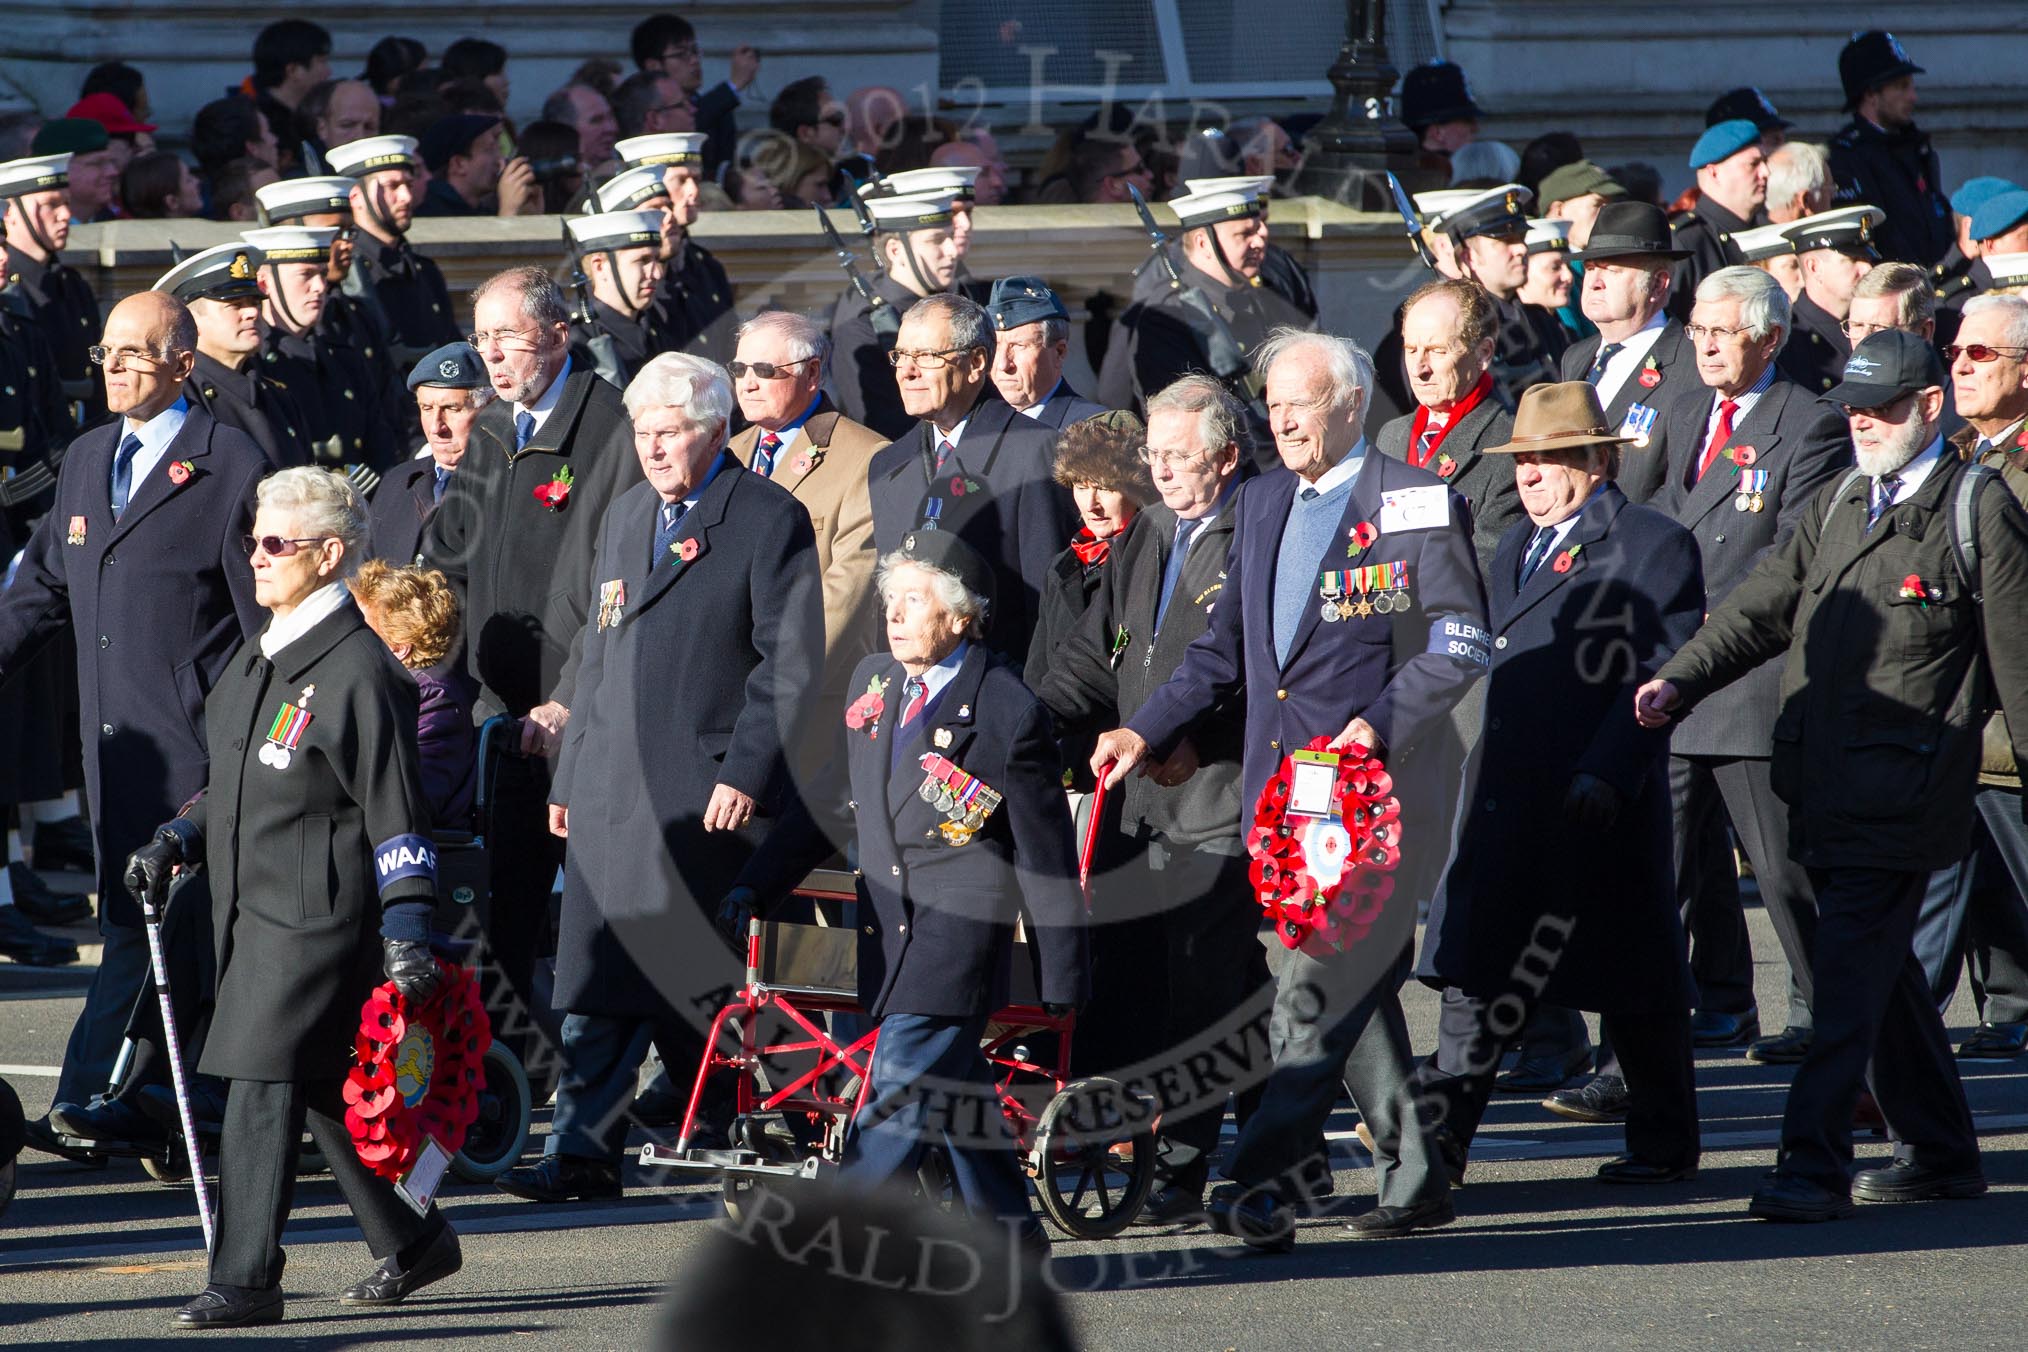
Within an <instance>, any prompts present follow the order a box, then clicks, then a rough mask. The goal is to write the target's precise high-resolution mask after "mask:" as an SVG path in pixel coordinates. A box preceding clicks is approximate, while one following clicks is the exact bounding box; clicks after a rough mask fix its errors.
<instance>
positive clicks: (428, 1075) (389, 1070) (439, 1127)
mask: <svg viewBox="0 0 2028 1352" xmlns="http://www.w3.org/2000/svg"><path fill="white" fill-rule="evenodd" d="M437 970H438V971H439V972H440V973H441V974H442V975H443V978H444V981H443V984H442V986H440V987H439V988H438V990H437V993H436V994H435V995H433V996H431V997H430V998H429V999H428V1000H427V1001H425V1002H423V1004H422V1005H421V1006H420V1007H417V1006H415V1005H413V1004H411V1003H410V1001H409V1000H408V999H407V998H406V997H404V996H403V995H402V994H401V992H400V991H398V990H396V989H395V986H394V983H393V982H392V981H390V982H387V983H385V984H383V985H382V986H380V987H379V988H377V989H376V990H375V991H374V992H373V994H371V995H369V996H367V997H366V1004H365V1005H364V1007H362V1008H361V1009H360V1011H359V1038H358V1041H357V1043H356V1044H355V1045H354V1048H353V1050H354V1053H355V1059H356V1061H357V1064H356V1065H354V1066H353V1067H352V1070H351V1071H350V1073H348V1074H347V1075H346V1077H345V1088H344V1098H345V1129H346V1130H347V1131H349V1132H351V1133H352V1147H353V1149H354V1150H356V1151H358V1152H359V1159H360V1162H361V1163H363V1164H365V1165H366V1166H367V1167H368V1168H369V1169H371V1170H373V1172H375V1173H377V1174H379V1175H380V1176H381V1177H382V1178H385V1179H388V1180H390V1181H393V1180H396V1179H399V1178H401V1177H402V1175H404V1174H405V1173H407V1172H408V1169H409V1166H410V1165H412V1164H413V1163H415V1158H416V1154H417V1152H419V1151H420V1150H421V1149H422V1143H423V1138H424V1137H426V1136H433V1137H435V1138H436V1140H437V1143H438V1144H439V1145H441V1146H442V1147H443V1148H444V1149H445V1150H447V1151H449V1152H451V1153H452V1154H456V1153H457V1151H458V1150H459V1149H460V1148H461V1147H462V1146H463V1145H464V1144H465V1132H466V1131H467V1130H468V1129H469V1128H470V1127H471V1125H472V1123H473V1122H474V1121H475V1120H477V1118H478V1116H479V1085H480V1084H481V1082H482V1081H483V1080H484V1079H485V1070H484V1068H483V1066H482V1064H481V1063H482V1062H483V1061H484V1060H485V1056H486V1049H487V1048H488V1047H491V1046H492V1045H493V1030H492V1027H491V1026H490V1025H489V1024H488V1023H487V1021H486V1008H485V1005H484V1003H483V1002H482V1001H481V1000H480V997H479V983H478V981H477V980H476V979H474V977H473V976H472V974H471V972H469V971H468V970H466V969H465V968H462V967H452V966H450V965H449V964H448V963H445V962H443V961H442V960H441V959H440V960H439V961H438V963H437Z"/></svg>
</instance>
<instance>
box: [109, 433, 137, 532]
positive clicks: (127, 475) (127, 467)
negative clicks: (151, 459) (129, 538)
mask: <svg viewBox="0 0 2028 1352" xmlns="http://www.w3.org/2000/svg"><path fill="white" fill-rule="evenodd" d="M140 453H141V439H140V438H139V437H137V436H135V435H134V434H133V433H132V432H129V433H127V435H126V437H125V438H124V439H123V440H122V441H121V442H120V449H119V451H118V452H117V453H116V454H115V455H114V456H113V520H115V521H118V520H119V519H120V517H121V515H122V514H123V513H125V512H126V510H127V499H128V497H129V496H130V495H131V494H132V492H133V489H134V457H135V456H137V455H139V454H140Z"/></svg>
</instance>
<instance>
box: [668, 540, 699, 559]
mask: <svg viewBox="0 0 2028 1352" xmlns="http://www.w3.org/2000/svg"><path fill="white" fill-rule="evenodd" d="M669 551H670V552H671V553H673V554H674V555H675V556H676V557H677V558H679V559H681V560H683V562H685V563H688V562H690V561H691V560H692V559H694V558H696V557H697V537H696V536H694V535H693V536H691V537H690V538H689V539H688V540H678V541H677V542H676V543H675V544H673V545H670V546H669Z"/></svg>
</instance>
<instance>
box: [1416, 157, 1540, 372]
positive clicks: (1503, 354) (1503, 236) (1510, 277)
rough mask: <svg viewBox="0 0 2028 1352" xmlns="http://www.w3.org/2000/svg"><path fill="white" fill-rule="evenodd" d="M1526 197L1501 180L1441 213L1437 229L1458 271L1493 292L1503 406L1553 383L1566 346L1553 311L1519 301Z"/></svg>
mask: <svg viewBox="0 0 2028 1352" xmlns="http://www.w3.org/2000/svg"><path fill="white" fill-rule="evenodd" d="M1530 196H1531V195H1530V193H1529V191H1528V190H1527V189H1526V188H1524V187H1522V186H1521V185H1520V184H1518V183H1507V184H1503V185H1501V186H1500V187H1497V188H1492V189H1489V190H1487V191H1485V192H1483V193H1480V194H1478V195H1477V196H1476V197H1474V198H1472V199H1471V200H1469V201H1467V202H1465V203H1464V204H1463V205H1461V206H1458V207H1456V208H1454V209H1452V210H1450V211H1447V212H1445V213H1444V217H1443V224H1442V226H1441V227H1440V228H1441V229H1442V231H1443V233H1444V234H1445V235H1446V236H1447V237H1449V239H1450V241H1451V247H1452V250H1453V256H1454V257H1455V259H1456V260H1457V264H1458V270H1459V271H1460V272H1461V273H1462V274H1463V275H1464V276H1465V277H1466V278H1468V279H1470V280H1471V281H1475V282H1477V283H1478V284H1479V285H1481V286H1483V287H1485V288H1486V290H1487V291H1488V292H1490V293H1491V294H1492V297H1493V308H1494V310H1495V311H1497V312H1498V315H1499V327H1498V331H1497V333H1496V336H1495V341H1494V344H1493V364H1492V367H1491V369H1492V372H1493V383H1494V385H1496V386H1497V387H1498V388H1499V390H1500V398H1501V401H1502V402H1504V403H1507V404H1513V403H1515V402H1516V401H1518V400H1519V399H1520V398H1521V395H1522V394H1523V392H1525V391H1526V390H1528V389H1529V388H1531V387H1532V386H1535V385H1541V384H1545V383H1548V382H1551V381H1554V380H1555V379H1556V370H1557V363H1558V362H1559V361H1560V360H1561V358H1562V356H1563V350H1564V349H1565V348H1566V347H1568V346H1569V345H1570V339H1569V336H1568V335H1567V334H1566V332H1565V330H1564V328H1563V326H1562V325H1561V324H1559V323H1558V322H1557V320H1556V316H1555V315H1554V314H1553V313H1551V312H1550V311H1548V310H1545V309H1543V308H1542V307H1541V306H1539V305H1530V304H1528V303H1527V302H1525V301H1523V300H1522V299H1521V288H1522V287H1523V286H1524V285H1525V284H1526V283H1527V281H1528V216H1527V212H1526V210H1525V208H1526V207H1527V204H1528V202H1529V200H1530Z"/></svg>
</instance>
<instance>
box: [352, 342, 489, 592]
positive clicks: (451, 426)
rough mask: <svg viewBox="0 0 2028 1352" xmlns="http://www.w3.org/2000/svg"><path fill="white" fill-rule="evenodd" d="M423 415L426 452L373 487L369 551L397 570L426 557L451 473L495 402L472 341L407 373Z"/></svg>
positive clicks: (439, 352) (442, 350) (453, 346)
mask: <svg viewBox="0 0 2028 1352" xmlns="http://www.w3.org/2000/svg"><path fill="white" fill-rule="evenodd" d="M408 387H409V389H410V390H411V391H413V392H414V394H415V402H416V411H417V413H418V414H420V415H421V417H422V429H423V438H424V440H425V441H426V442H427V450H428V454H426V455H421V456H415V457H412V458H410V459H408V460H405V461H403V462H402V463H401V464H399V465H396V466H395V467H394V468H392V469H390V470H388V471H387V473H386V474H385V475H383V476H382V478H381V481H380V487H379V488H378V489H376V490H374V494H373V507H372V518H371V530H372V534H371V535H370V536H368V549H369V550H370V551H371V553H372V556H373V557H374V558H376V559H386V560H387V561H388V562H389V563H391V564H393V565H395V566H396V567H397V568H402V567H406V566H408V565H409V564H412V563H416V562H418V561H420V560H421V558H422V546H423V538H424V536H426V535H427V534H428V533H429V528H430V519H431V518H432V517H434V516H435V515H436V514H437V508H438V507H439V506H441V505H442V503H443V500H444V494H445V493H446V492H448V491H449V489H450V486H451V476H452V475H453V474H455V473H457V470H458V463H459V462H460V461H462V460H463V459H464V458H465V441H466V438H468V437H469V436H470V435H471V432H472V423H473V421H474V420H475V419H477V418H478V416H479V410H480V409H482V408H484V407H485V406H486V405H487V404H489V403H491V402H492V401H493V384H492V381H491V380H489V379H488V378H487V375H486V363H485V360H484V359H483V358H481V357H480V356H479V350H478V349H477V348H475V347H473V346H472V345H471V344H470V343H466V342H456V343H446V344H444V345H443V346H442V347H440V348H438V349H437V350H436V351H434V352H432V353H430V354H429V355H428V356H426V357H424V358H423V359H422V360H421V361H419V362H417V363H416V364H415V369H413V370H411V371H410V372H409V373H408Z"/></svg>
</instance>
